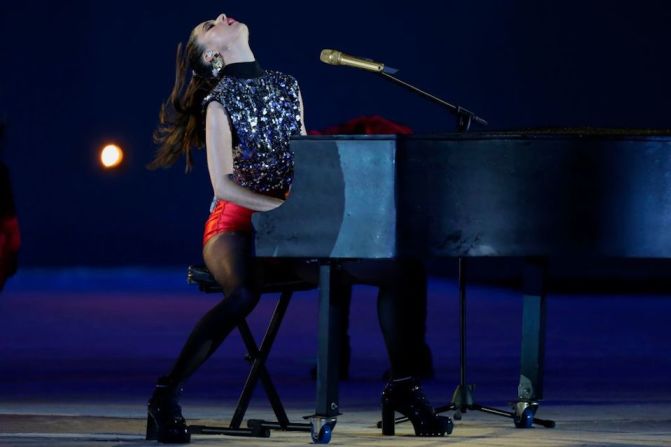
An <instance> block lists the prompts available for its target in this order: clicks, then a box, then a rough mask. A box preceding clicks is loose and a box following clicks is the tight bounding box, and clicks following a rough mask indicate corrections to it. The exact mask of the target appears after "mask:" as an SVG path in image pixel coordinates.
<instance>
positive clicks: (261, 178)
mask: <svg viewBox="0 0 671 447" xmlns="http://www.w3.org/2000/svg"><path fill="white" fill-rule="evenodd" d="M211 101H217V102H219V103H221V104H222V105H223V106H224V109H226V112H227V113H228V116H229V118H230V121H231V125H232V129H231V130H232V133H233V181H234V182H235V183H237V184H238V185H240V186H243V187H245V188H248V189H250V190H252V191H254V192H259V193H266V194H271V195H281V194H283V193H285V192H287V191H288V190H289V187H290V186H291V182H292V180H293V167H294V157H293V153H292V152H291V150H290V149H289V138H290V137H292V136H294V135H300V133H301V113H300V100H299V90H298V82H296V80H295V79H294V78H293V77H291V76H289V75H286V74H283V73H280V72H276V71H270V70H262V69H261V68H260V66H259V65H258V63H257V62H242V63H236V64H230V65H227V66H225V67H224V71H223V77H222V79H221V80H220V81H219V83H218V84H217V85H216V86H215V87H214V89H212V91H211V92H210V94H209V95H207V96H206V97H205V99H204V100H203V107H207V105H208V104H209V103H210V102H211Z"/></svg>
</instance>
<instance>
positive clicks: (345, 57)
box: [319, 50, 398, 73]
mask: <svg viewBox="0 0 671 447" xmlns="http://www.w3.org/2000/svg"><path fill="white" fill-rule="evenodd" d="M319 60H321V61H322V62H324V63H325V64H329V65H346V66H348V67H354V68H361V69H362V70H368V71H374V72H376V73H380V72H384V73H396V72H397V71H398V70H396V69H395V68H391V67H385V66H384V64H382V63H380V62H374V61H371V60H368V59H362V58H359V57H354V56H350V55H349V54H345V53H342V52H340V51H336V50H322V52H321V54H320V55H319Z"/></svg>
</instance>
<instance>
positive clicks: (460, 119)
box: [379, 71, 487, 132]
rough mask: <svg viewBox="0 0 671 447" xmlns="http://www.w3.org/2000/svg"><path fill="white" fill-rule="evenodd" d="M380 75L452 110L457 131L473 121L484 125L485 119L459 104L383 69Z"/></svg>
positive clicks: (466, 127) (469, 125)
mask: <svg viewBox="0 0 671 447" xmlns="http://www.w3.org/2000/svg"><path fill="white" fill-rule="evenodd" d="M379 74H380V76H382V77H383V78H385V79H387V80H389V81H391V82H393V83H395V84H397V85H400V86H401V87H404V88H406V89H407V90H410V91H412V92H414V93H417V94H419V95H420V96H423V97H424V98H427V99H428V100H430V101H432V102H434V103H436V104H440V105H442V106H444V107H446V108H447V109H448V110H449V111H450V112H452V114H453V115H455V116H456V117H457V130H458V131H459V132H467V131H468V129H469V128H470V127H471V123H472V122H473V121H475V122H476V123H478V124H480V125H481V126H486V125H487V121H485V120H484V119H482V118H480V117H479V116H477V115H476V114H475V113H473V112H471V111H470V110H468V109H466V108H464V107H461V106H455V105H454V104H450V103H449V102H447V101H445V100H443V99H440V98H438V97H437V96H434V95H432V94H431V93H428V92H425V91H424V90H421V89H419V88H417V87H415V86H414V85H411V84H408V83H407V82H405V81H402V80H400V79H398V78H395V77H394V76H392V75H390V74H389V73H385V72H384V71H380V72H379Z"/></svg>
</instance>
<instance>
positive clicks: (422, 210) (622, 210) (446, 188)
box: [254, 129, 671, 440]
mask: <svg viewBox="0 0 671 447" xmlns="http://www.w3.org/2000/svg"><path fill="white" fill-rule="evenodd" d="M292 149H293V151H294V153H295V162H296V166H295V181H294V185H293V188H292V192H291V195H290V197H289V198H288V200H287V201H286V202H285V203H284V204H283V205H282V206H281V207H279V208H278V209H276V210H273V211H271V212H267V213H257V214H256V215H255V217H254V225H255V228H256V231H257V234H256V251H257V256H263V257H289V258H308V259H316V260H318V261H319V262H320V315H319V355H318V377H317V406H316V412H315V418H314V420H313V438H314V439H316V440H318V439H319V434H318V433H319V430H320V429H323V427H324V426H328V427H330V428H332V427H333V425H334V424H335V418H336V416H337V415H338V414H339V411H338V410H339V402H338V388H337V387H338V384H337V381H338V379H337V357H336V355H337V349H336V345H335V343H337V341H336V340H335V339H337V337H331V336H330V334H331V333H334V332H333V331H335V328H336V327H337V325H336V323H335V321H336V318H335V315H334V314H335V313H337V311H338V310H337V307H336V306H334V304H333V303H332V302H331V300H330V294H329V290H330V282H331V270H332V269H333V266H334V265H336V264H337V263H339V262H344V261H346V260H348V259H389V258H398V257H407V256H411V257H417V258H421V259H428V260H430V259H440V258H458V259H459V260H460V262H461V261H465V260H466V259H469V258H473V257H489V258H495V257H497V258H501V259H502V260H505V258H510V257H514V258H523V259H525V260H528V263H527V264H528V266H529V268H528V269H527V272H528V275H527V279H528V280H527V281H526V285H525V287H524V290H522V295H523V300H524V309H523V325H522V347H521V370H520V382H519V387H518V400H517V403H518V404H521V405H520V406H518V409H517V410H515V411H518V413H519V414H517V416H518V417H521V416H522V414H523V413H524V412H525V411H526V409H528V408H531V407H529V405H528V404H529V403H532V404H533V405H535V406H534V407H533V409H534V410H533V413H535V409H536V408H537V401H538V400H540V399H541V398H542V391H543V388H542V386H543V384H542V377H543V356H544V334H545V326H544V320H545V317H544V315H545V287H544V284H543V277H544V276H543V268H542V265H543V260H546V259H550V258H562V259H565V260H568V262H570V259H581V260H583V261H584V260H585V259H588V260H592V259H593V260H594V261H595V262H596V261H598V260H599V259H603V258H670V257H671V231H670V230H669V228H671V135H668V134H663V133H659V132H645V131H640V132H630V131H613V130H611V131H595V130H580V129H578V130H564V131H556V130H555V131H532V132H500V133H490V132H488V133H470V134H463V133H459V134H448V135H441V136H403V137H402V136H393V135H376V136H329V137H299V138H296V139H294V140H293V141H292ZM462 334H463V332H462ZM462 354H463V353H462ZM465 391H466V390H463V389H462V390H460V393H463V392H465ZM455 394H456V393H455ZM457 397H458V396H457ZM457 400H458V399H457ZM462 404H463V402H462ZM531 418H533V414H531Z"/></svg>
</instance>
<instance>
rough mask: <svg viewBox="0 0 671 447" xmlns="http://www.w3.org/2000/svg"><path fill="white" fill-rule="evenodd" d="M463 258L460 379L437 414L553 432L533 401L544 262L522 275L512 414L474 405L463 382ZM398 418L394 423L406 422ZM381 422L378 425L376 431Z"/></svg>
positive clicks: (462, 272)
mask: <svg viewBox="0 0 671 447" xmlns="http://www.w3.org/2000/svg"><path fill="white" fill-rule="evenodd" d="M466 264H467V262H466V258H459V313H460V320H461V324H460V354H461V355H460V379H459V385H458V386H457V388H456V390H455V391H454V394H453V395H452V401H451V402H450V403H449V404H447V405H443V406H440V407H436V413H443V412H446V411H454V412H455V413H454V419H455V420H460V419H461V417H462V414H463V413H466V412H467V411H469V410H470V411H482V412H483V413H488V414H494V415H497V416H503V417H508V418H511V419H513V421H514V423H515V427H517V428H530V427H532V426H533V424H538V425H542V426H543V427H547V428H553V427H554V426H555V423H554V421H551V420H547V419H539V418H537V417H535V414H536V410H537V409H538V402H537V401H536V399H540V398H541V397H542V386H543V380H542V378H543V374H542V373H543V354H544V351H543V349H544V346H545V288H544V286H545V261H544V260H537V259H533V260H531V259H530V260H529V261H528V262H527V263H526V266H525V272H524V310H523V313H524V314H523V319H524V321H523V327H522V355H521V362H522V368H521V373H520V385H519V387H518V400H517V401H516V402H513V411H506V410H500V409H498V408H494V407H487V406H484V405H480V404H479V403H476V402H475V399H474V397H473V389H474V388H475V386H474V385H472V384H468V383H467V381H466ZM407 420H408V418H406V417H400V418H397V419H396V423H397V424H398V423H401V422H406V421H407ZM381 426H382V422H378V428H379V427H381Z"/></svg>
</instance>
